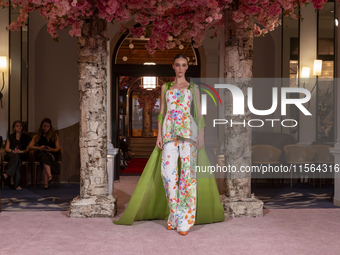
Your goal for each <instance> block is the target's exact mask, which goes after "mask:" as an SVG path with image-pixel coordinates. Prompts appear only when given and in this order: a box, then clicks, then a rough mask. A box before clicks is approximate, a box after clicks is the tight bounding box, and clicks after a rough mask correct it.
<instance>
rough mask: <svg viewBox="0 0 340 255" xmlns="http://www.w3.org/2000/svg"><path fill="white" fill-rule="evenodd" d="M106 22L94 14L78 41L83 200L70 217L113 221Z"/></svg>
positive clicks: (75, 201) (73, 205)
mask: <svg viewBox="0 0 340 255" xmlns="http://www.w3.org/2000/svg"><path fill="white" fill-rule="evenodd" d="M106 29H107V22H106V21H105V20H100V19H99V18H98V13H95V14H94V15H93V16H92V17H91V20H89V21H88V22H85V23H84V26H83V28H82V31H81V36H80V37H79V39H78V49H79V51H78V66H79V96H80V99H79V102H80V134H79V146H80V196H78V197H76V198H74V199H73V200H72V202H71V206H70V213H69V215H70V217H114V216H115V214H116V210H117V207H116V199H115V198H114V197H113V196H112V195H109V194H108V173H107V105H106V104H107V101H106V100H107V99H106V97H107V94H106V89H107V78H106V72H107V70H106V68H107V66H106V64H107V46H106V41H107V38H106Z"/></svg>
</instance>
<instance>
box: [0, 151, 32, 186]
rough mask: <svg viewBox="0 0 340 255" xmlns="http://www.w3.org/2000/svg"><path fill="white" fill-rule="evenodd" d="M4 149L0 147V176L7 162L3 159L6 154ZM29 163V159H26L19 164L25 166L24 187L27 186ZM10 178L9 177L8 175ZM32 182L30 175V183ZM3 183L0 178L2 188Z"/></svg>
mask: <svg viewBox="0 0 340 255" xmlns="http://www.w3.org/2000/svg"><path fill="white" fill-rule="evenodd" d="M6 153H7V152H6V151H5V149H2V151H1V176H2V174H3V173H4V172H5V167H6V166H7V165H8V162H7V161H5V160H4V156H5V155H6ZM30 165H31V161H30V160H28V161H24V162H21V166H25V169H26V185H25V186H26V188H28V172H29V170H28V169H29V166H30ZM8 178H10V177H8ZM32 182H33V179H32V176H31V184H32ZM4 184H5V181H4V180H3V179H1V188H2V189H3V188H4Z"/></svg>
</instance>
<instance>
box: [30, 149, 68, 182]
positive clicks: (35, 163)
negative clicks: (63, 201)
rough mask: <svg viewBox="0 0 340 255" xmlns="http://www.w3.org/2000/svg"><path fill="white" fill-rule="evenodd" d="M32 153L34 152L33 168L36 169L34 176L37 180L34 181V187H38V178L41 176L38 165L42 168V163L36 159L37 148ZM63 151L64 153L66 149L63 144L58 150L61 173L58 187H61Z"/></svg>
mask: <svg viewBox="0 0 340 255" xmlns="http://www.w3.org/2000/svg"><path fill="white" fill-rule="evenodd" d="M31 153H32V158H33V159H34V160H33V163H32V165H33V169H34V177H35V182H34V188H37V185H38V180H39V176H38V173H39V172H38V170H37V169H38V167H40V168H41V170H42V165H41V163H40V162H38V161H36V151H35V150H31ZM63 153H64V150H63V148H62V147H61V146H59V151H58V163H59V166H60V174H58V175H59V177H58V188H60V179H61V162H62V161H63Z"/></svg>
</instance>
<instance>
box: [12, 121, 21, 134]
mask: <svg viewBox="0 0 340 255" xmlns="http://www.w3.org/2000/svg"><path fill="white" fill-rule="evenodd" d="M18 123H20V124H21V126H22V127H24V125H23V124H22V121H20V120H15V121H14V122H13V125H12V130H13V133H15V131H14V127H15V125H16V124H18ZM21 133H22V131H21Z"/></svg>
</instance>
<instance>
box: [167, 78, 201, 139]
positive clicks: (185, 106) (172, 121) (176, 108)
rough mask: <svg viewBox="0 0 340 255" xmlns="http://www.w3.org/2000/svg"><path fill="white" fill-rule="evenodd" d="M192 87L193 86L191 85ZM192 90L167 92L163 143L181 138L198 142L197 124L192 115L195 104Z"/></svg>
mask: <svg viewBox="0 0 340 255" xmlns="http://www.w3.org/2000/svg"><path fill="white" fill-rule="evenodd" d="M190 87H191V84H190ZM192 97H193V96H192V93H191V90H190V89H177V88H171V87H170V89H168V90H167V91H166V98H165V101H166V104H167V112H166V114H165V117H164V122H163V128H162V131H163V132H162V134H163V143H166V142H168V141H171V140H178V139H179V137H182V138H190V139H192V140H193V141H196V137H197V124H196V122H195V121H194V118H193V117H192V116H191V114H190V108H191V105H192V102H193V100H192V99H193V98H192Z"/></svg>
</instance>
